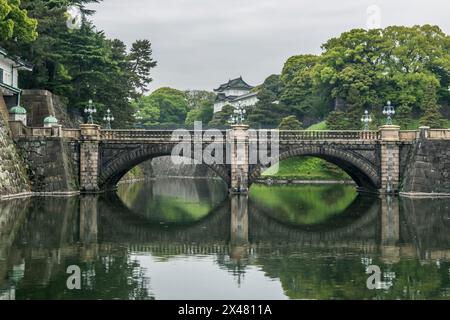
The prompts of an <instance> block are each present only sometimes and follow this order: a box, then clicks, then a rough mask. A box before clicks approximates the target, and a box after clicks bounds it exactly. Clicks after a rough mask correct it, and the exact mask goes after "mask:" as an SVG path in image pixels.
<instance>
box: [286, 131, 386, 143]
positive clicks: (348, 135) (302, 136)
mask: <svg viewBox="0 0 450 320" xmlns="http://www.w3.org/2000/svg"><path fill="white" fill-rule="evenodd" d="M279 137H280V140H289V141H291V140H294V141H295V140H378V139H379V138H380V132H379V131H351V130H343V131H332V130H323V131H319V130H318V131H311V130H297V131H283V130H281V131H279Z"/></svg>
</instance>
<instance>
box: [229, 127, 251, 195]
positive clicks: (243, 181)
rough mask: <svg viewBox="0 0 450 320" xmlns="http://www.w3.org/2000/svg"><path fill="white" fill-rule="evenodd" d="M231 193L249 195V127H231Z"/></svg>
mask: <svg viewBox="0 0 450 320" xmlns="http://www.w3.org/2000/svg"><path fill="white" fill-rule="evenodd" d="M230 140H231V141H230V143H231V145H230V146H231V148H230V149H231V150H230V152H231V157H230V161H231V163H230V165H231V190H230V192H231V193H236V194H241V193H244V194H245V193H248V171H249V150H248V147H249V133H248V126H247V125H243V124H237V125H233V126H231V134H230Z"/></svg>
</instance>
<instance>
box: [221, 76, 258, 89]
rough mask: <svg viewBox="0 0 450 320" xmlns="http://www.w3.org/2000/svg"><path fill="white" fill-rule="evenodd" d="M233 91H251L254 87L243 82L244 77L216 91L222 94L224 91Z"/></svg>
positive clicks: (225, 84)
mask: <svg viewBox="0 0 450 320" xmlns="http://www.w3.org/2000/svg"><path fill="white" fill-rule="evenodd" d="M232 89H243V90H251V89H253V87H252V86H251V85H249V84H248V83H246V82H245V81H244V80H242V77H239V78H236V79H233V80H229V81H228V82H227V83H224V84H222V85H220V87H219V88H217V89H214V91H216V92H221V91H224V90H232Z"/></svg>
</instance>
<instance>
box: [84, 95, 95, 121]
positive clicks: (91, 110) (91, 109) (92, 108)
mask: <svg viewBox="0 0 450 320" xmlns="http://www.w3.org/2000/svg"><path fill="white" fill-rule="evenodd" d="M84 113H86V114H88V123H90V124H94V118H93V117H92V115H93V114H94V113H97V109H96V108H95V106H94V104H93V102H92V100H89V104H88V106H87V107H86V108H84Z"/></svg>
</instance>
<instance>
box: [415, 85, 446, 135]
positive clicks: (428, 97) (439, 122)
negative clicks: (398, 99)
mask: <svg viewBox="0 0 450 320" xmlns="http://www.w3.org/2000/svg"><path fill="white" fill-rule="evenodd" d="M421 109H422V110H423V114H422V117H421V118H420V121H419V123H420V125H421V126H428V127H430V128H443V127H444V125H445V119H444V118H443V116H442V114H441V110H440V109H441V108H440V106H439V105H438V104H437V98H436V90H435V89H434V87H433V86H431V85H429V86H427V88H426V90H425V94H424V97H423V100H422V105H421Z"/></svg>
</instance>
